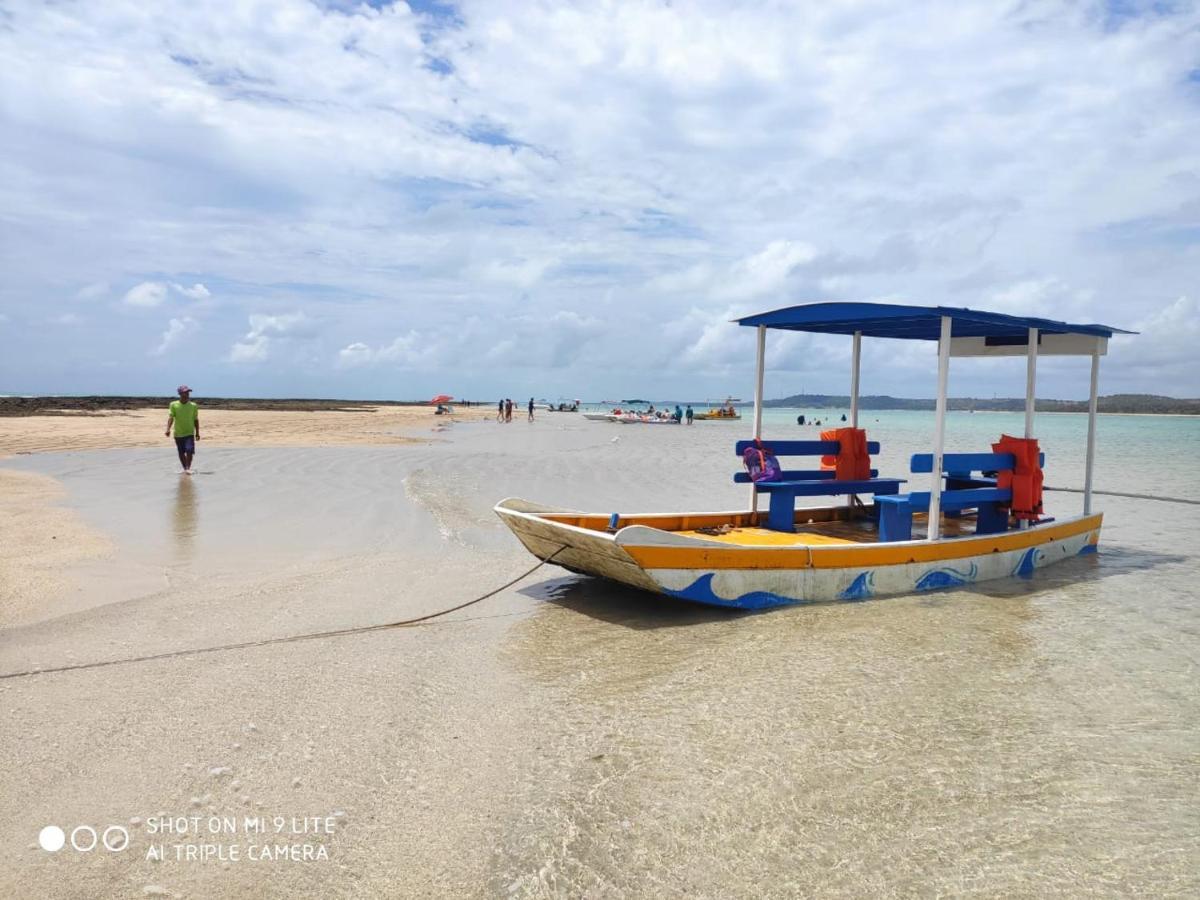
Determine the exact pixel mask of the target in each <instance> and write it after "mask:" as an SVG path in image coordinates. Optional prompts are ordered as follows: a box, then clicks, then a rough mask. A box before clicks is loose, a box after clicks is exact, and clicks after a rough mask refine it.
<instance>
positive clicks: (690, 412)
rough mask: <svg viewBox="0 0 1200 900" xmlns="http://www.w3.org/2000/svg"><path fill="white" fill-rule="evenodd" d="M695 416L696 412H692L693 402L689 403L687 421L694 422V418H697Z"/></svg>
mask: <svg viewBox="0 0 1200 900" xmlns="http://www.w3.org/2000/svg"><path fill="white" fill-rule="evenodd" d="M695 416H696V414H695V413H694V412H692V404H690V403H689V404H688V408H687V423H688V424H689V425H691V424H692V419H693V418H695Z"/></svg>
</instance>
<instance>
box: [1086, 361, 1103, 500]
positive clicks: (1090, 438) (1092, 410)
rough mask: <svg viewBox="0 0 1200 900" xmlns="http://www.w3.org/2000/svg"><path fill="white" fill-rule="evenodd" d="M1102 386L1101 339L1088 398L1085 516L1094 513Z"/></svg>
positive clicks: (1093, 365)
mask: <svg viewBox="0 0 1200 900" xmlns="http://www.w3.org/2000/svg"><path fill="white" fill-rule="evenodd" d="M1099 386H1100V338H1096V346H1095V347H1094V348H1093V349H1092V393H1091V396H1090V397H1089V398H1088V434H1087V464H1086V468H1085V469H1084V473H1083V514H1084V515H1085V516H1087V515H1091V512H1092V466H1093V465H1095V462H1096V391H1097V388H1099Z"/></svg>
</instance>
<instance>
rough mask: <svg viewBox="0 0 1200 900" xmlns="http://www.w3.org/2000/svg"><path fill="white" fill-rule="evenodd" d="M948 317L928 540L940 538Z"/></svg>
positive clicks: (941, 345) (941, 349) (941, 347)
mask: <svg viewBox="0 0 1200 900" xmlns="http://www.w3.org/2000/svg"><path fill="white" fill-rule="evenodd" d="M952 321H953V320H952V319H951V318H950V316H942V332H941V336H940V337H939V338H938V390H937V428H936V430H935V431H934V434H933V475H932V476H931V478H932V479H933V484H932V485H931V486H930V488H929V540H931V541H936V540H937V539H938V538H940V537H941V536H942V456H943V451H944V450H945V446H946V386H947V384H948V382H949V381H950V327H951V324H952Z"/></svg>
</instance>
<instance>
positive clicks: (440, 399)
mask: <svg viewBox="0 0 1200 900" xmlns="http://www.w3.org/2000/svg"><path fill="white" fill-rule="evenodd" d="M453 399H454V398H453V397H451V396H450V395H449V394H438V395H437V396H436V397H434V398H433V399H432V400H430V401H429V402H430V403H446V402H448V401H450V400H453Z"/></svg>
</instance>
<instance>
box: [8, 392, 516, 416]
mask: <svg viewBox="0 0 1200 900" xmlns="http://www.w3.org/2000/svg"><path fill="white" fill-rule="evenodd" d="M173 399H175V398H174V397H170V396H167V395H163V396H159V397H150V396H143V397H121V396H89V397H63V396H55V397H0V418H4V417H12V416H48V415H49V416H55V415H72V414H76V415H80V414H87V413H89V412H123V411H129V410H135V409H159V408H161V409H163V410H165V409H166V408H167V404H169V403H170V402H171V401H172V400H173ZM195 400H196V402H197V403H199V404H200V405H201V406H202V407H204V408H205V409H238V410H245V411H247V412H250V411H257V412H261V411H272V412H363V411H369V410H372V409H378V408H381V407H407V408H411V407H427V408H429V409H432V408H433V406H434V404H432V403H430V402H429V401H427V400H315V399H303V398H297V399H278V398H269V397H264V398H252V397H204V396H197V397H195ZM451 405H452V406H459V405H462V404H461V403H460V401H457V400H453V401H451ZM494 405H495V402H494V401H490V400H481V401H478V402H476V401H474V400H472V401H471V408H472V409H473V408H475V407H476V406H487V407H492V406H494Z"/></svg>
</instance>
